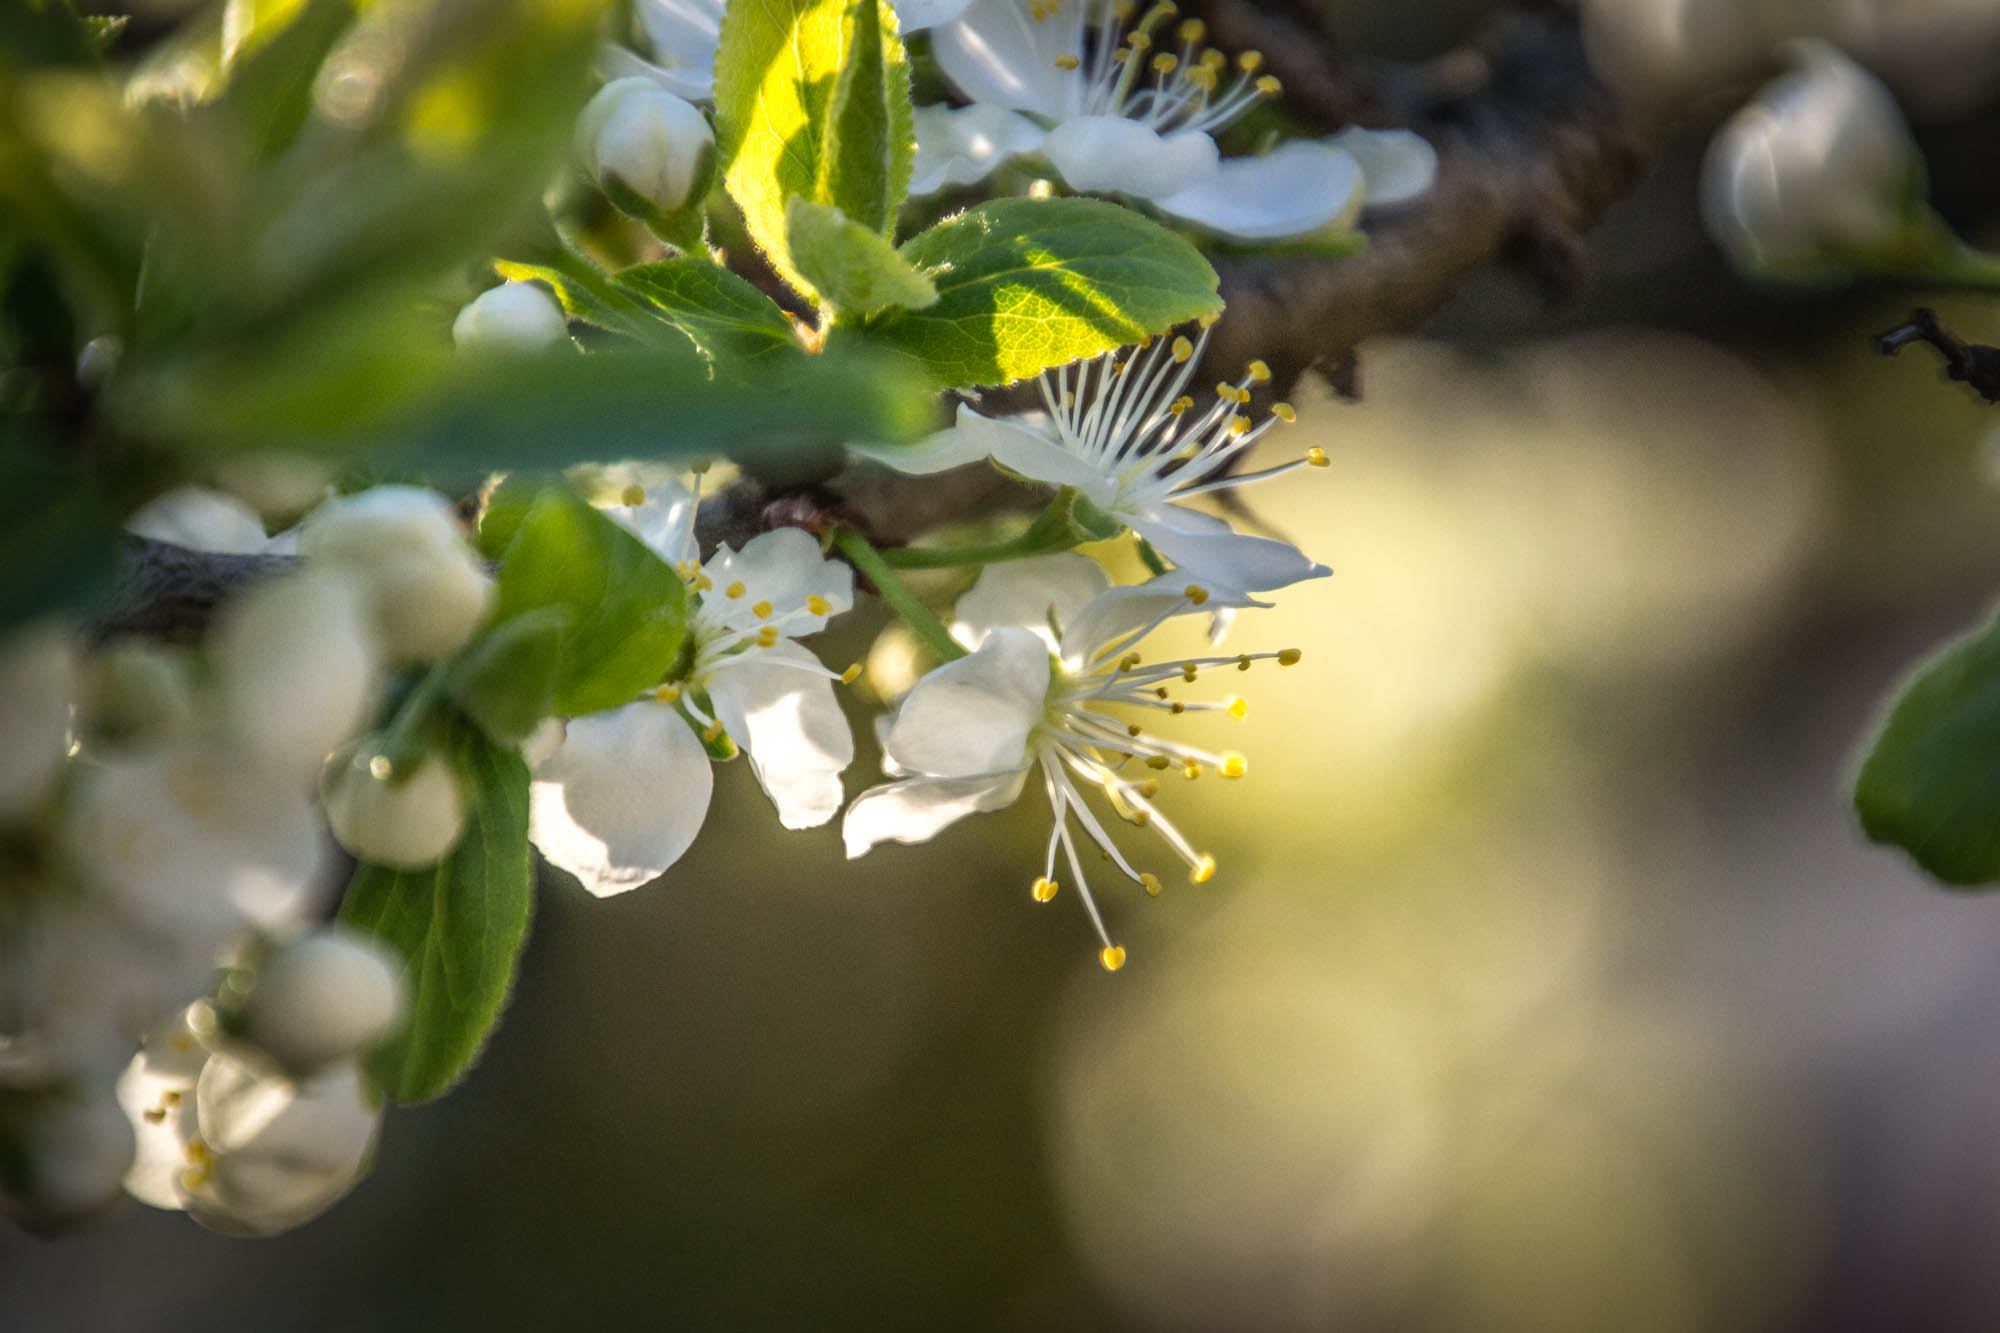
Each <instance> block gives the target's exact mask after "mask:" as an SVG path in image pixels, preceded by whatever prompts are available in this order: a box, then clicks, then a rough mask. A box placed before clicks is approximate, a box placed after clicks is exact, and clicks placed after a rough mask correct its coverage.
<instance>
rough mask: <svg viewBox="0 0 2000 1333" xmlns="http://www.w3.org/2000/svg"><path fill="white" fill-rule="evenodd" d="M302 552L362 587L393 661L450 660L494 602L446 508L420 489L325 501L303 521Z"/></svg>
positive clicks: (379, 489)
mask: <svg viewBox="0 0 2000 1333" xmlns="http://www.w3.org/2000/svg"><path fill="white" fill-rule="evenodd" d="M299 549H300V551H301V553H303V554H304V556H305V558H306V560H307V563H308V564H309V565H312V566H317V567H320V568H331V569H337V570H340V571H341V572H343V573H346V574H349V575H351V576H352V577H354V578H355V579H356V580H358V581H359V582H360V584H361V586H362V587H363V588H364V589H365V590H366V591H367V593H368V598H369V604H370V606H371V608H372V611H373V615H374V622H375V627H376V631H377V633H378V635H379V637H380V640H381V643H382V646H383V649H384V651H385V652H386V654H387V655H388V656H389V658H390V659H391V660H394V661H417V662H436V661H441V660H443V659H444V658H446V657H449V656H451V654H452V653H454V652H456V651H457V650H458V649H459V647H460V646H461V645H463V644H464V643H465V641H466V640H467V639H469V638H471V637H472V632H473V630H474V629H476V628H478V626H479V623H480V622H481V621H482V620H484V619H485V618H486V612H487V609H488V607H489V606H490V605H491V603H492V600H493V580H492V578H491V577H490V576H489V575H488V574H487V573H486V571H485V569H484V567H483V566H482V565H481V564H480V561H479V558H478V556H477V555H476V554H475V553H474V552H473V550H472V548H471V547H470V546H469V545H468V544H467V543H466V540H465V533H464V530H463V528H462V527H461V525H460V524H459V521H458V518H457V516H456V515H455V514H454V513H453V511H452V507H451V502H450V501H449V500H447V499H445V498H444V496H442V495H439V494H438V493H437V492H436V491H432V490H426V489H425V488H423V487H421V486H375V487H371V488H369V489H368V490H365V491H361V492H359V493H358V494H355V495H348V496H342V497H341V498H339V499H336V500H330V501H328V502H327V503H326V504H323V505H321V506H320V507H319V508H318V509H316V510H314V511H313V512H312V513H311V514H309V515H307V516H306V521H305V524H304V526H303V529H302V531H301V533H300V538H299Z"/></svg>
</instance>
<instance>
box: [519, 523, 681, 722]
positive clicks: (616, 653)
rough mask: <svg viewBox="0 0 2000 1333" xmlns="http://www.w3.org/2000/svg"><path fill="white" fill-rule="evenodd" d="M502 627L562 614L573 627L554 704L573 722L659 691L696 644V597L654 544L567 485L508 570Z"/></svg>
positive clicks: (524, 534)
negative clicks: (691, 623)
mask: <svg viewBox="0 0 2000 1333" xmlns="http://www.w3.org/2000/svg"><path fill="white" fill-rule="evenodd" d="M499 585H500V586H499V595H498V597H497V598H496V599H495V600H496V607H495V611H494V619H495V620H496V622H497V621H505V620H508V619H511V618H512V617H514V616H519V615H523V614H526V613H528V612H531V611H540V610H543V609H545V608H549V607H555V608H559V609H561V610H562V611H563V612H564V613H565V614H566V615H567V616H568V618H569V623H568V628H567V630H566V632H565V634H564V636H563V651H562V660H561V666H560V668H559V669H558V671H557V672H556V680H555V689H554V692H553V698H552V699H551V701H550V702H551V705H552V707H553V709H554V711H555V712H557V713H561V714H563V715H565V716H570V717H574V716H577V715H579V714H583V713H595V712H601V711H603V710H604V709H608V708H617V707H619V706H621V705H623V704H627V703H630V702H631V701H632V700H633V699H635V698H637V697H638V695H639V693H640V692H641V691H642V690H645V689H647V688H649V687H651V686H653V685H655V684H658V683H659V680H660V678H661V677H662V676H664V675H665V674H666V672H667V669H668V667H670V666H671V665H672V664H673V661H674V654H675V653H677V652H679V651H680V646H681V641H682V640H683V639H684V638H685V637H686V635H687V589H686V587H685V586H684V585H683V584H682V582H681V578H680V575H678V574H676V573H675V572H674V571H673V569H672V568H671V567H670V566H669V565H668V564H667V562H666V561H664V560H662V559H661V558H660V557H659V556H657V555H655V554H654V553H653V552H652V551H651V550H649V549H648V548H647V547H646V545H645V543H643V542H641V541H640V540H639V539H638V538H637V537H634V536H633V535H632V534H631V533H629V532H627V531H626V530H625V529H623V528H621V527H619V526H618V525H617V524H616V523H613V522H612V521H611V520H610V519H608V518H606V517H605V516H604V515H603V514H601V513H599V512H598V511H597V510H596V509H593V508H592V507H591V506H590V505H588V504H586V503H585V502H584V501H583V500H582V499H581V498H580V497H579V496H577V494H576V493H575V492H573V491H571V490H570V489H569V488H568V487H567V486H563V485H560V484H554V485H550V486H547V487H544V488H543V490H542V492H541V494H540V495H538V496H537V497H536V498H535V502H534V504H532V505H530V506H529V507H528V512H527V513H526V514H525V515H523V516H522V518H521V522H520V526H519V527H518V529H517V530H516V531H515V533H514V539H513V541H511V542H509V543H508V545H507V553H506V555H505V556H504V557H503V558H502V560H501V562H500V580H499Z"/></svg>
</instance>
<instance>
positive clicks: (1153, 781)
mask: <svg viewBox="0 0 2000 1333" xmlns="http://www.w3.org/2000/svg"><path fill="white" fill-rule="evenodd" d="M1139 794H1140V795H1141V796H1143V797H1145V798H1146V799H1147V800H1149V801H1150V800H1152V799H1153V798H1154V797H1155V796H1158V795H1159V794H1160V780H1159V779H1158V778H1147V779H1146V780H1145V781H1144V782H1142V783H1140V784H1139Z"/></svg>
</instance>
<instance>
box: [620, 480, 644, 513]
mask: <svg viewBox="0 0 2000 1333" xmlns="http://www.w3.org/2000/svg"><path fill="white" fill-rule="evenodd" d="M618 498H619V499H620V500H621V501H623V502H624V503H625V505H626V506H627V507H628V508H632V509H637V508H638V507H639V506H640V505H642V504H644V503H646V488H645V487H644V486H636V485H635V486H627V487H626V488H625V490H624V492H623V493H622V494H620V495H619V497H618Z"/></svg>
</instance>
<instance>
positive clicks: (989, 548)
mask: <svg viewBox="0 0 2000 1333" xmlns="http://www.w3.org/2000/svg"><path fill="white" fill-rule="evenodd" d="M1073 502H1074V494H1073V493H1072V492H1070V491H1068V490H1065V491H1063V492H1062V493H1061V494H1059V495H1057V496H1056V498H1055V500H1054V501H1053V502H1052V503H1051V504H1050V505H1049V507H1048V508H1047V509H1044V510H1043V511H1042V512H1041V513H1040V514H1039V515H1037V516H1036V518H1035V521H1034V522H1033V523H1031V524H1029V525H1028V527H1027V528H1026V529H1025V530H1024V531H1022V532H1021V533H1019V534H1018V535H1016V536H1013V537H1009V538H1008V539H1007V540H1006V541H1003V542H988V543H987V544H986V545H984V546H949V547H944V548H935V547H933V548H924V547H913V546H898V547H892V548H890V549H889V550H886V551H879V552H877V554H878V555H880V556H881V557H882V560H883V562H884V563H885V564H888V565H889V566H890V567H892V568H895V569H956V568H958V567H959V566H961V565H990V564H994V563H995V562H997V561H1001V560H1023V559H1026V558H1027V557H1029V556H1033V555H1051V554H1053V553H1055V552H1057V551H1067V550H1069V549H1070V548H1071V547H1073V546H1075V545H1076V544H1077V542H1078V541H1079V540H1081V538H1082V536H1083V534H1082V533H1080V532H1079V531H1077V528H1076V525H1075V524H1074V523H1073V522H1071V520H1070V509H1071V505H1072V504H1073Z"/></svg>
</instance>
